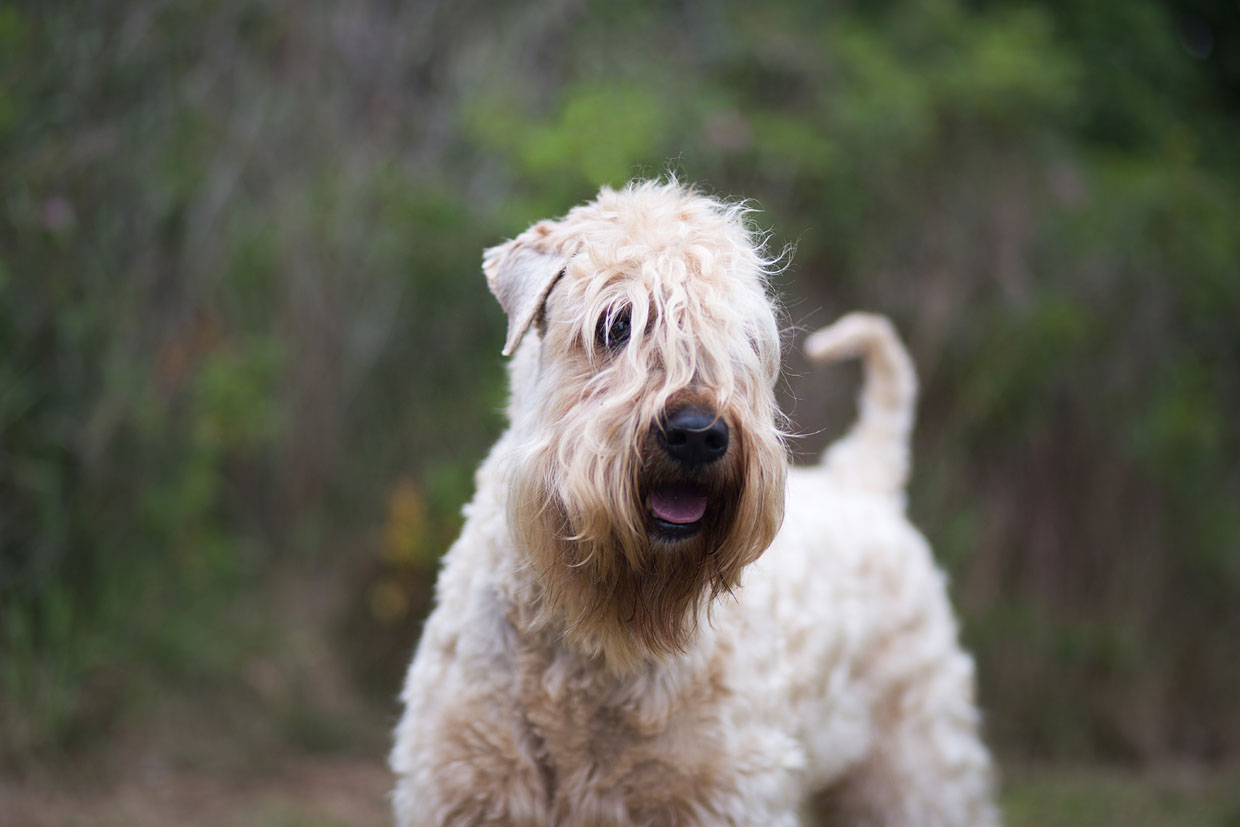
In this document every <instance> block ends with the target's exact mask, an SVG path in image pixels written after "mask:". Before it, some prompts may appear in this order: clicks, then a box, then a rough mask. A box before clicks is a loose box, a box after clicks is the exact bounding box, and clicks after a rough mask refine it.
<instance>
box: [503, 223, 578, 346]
mask: <svg viewBox="0 0 1240 827" xmlns="http://www.w3.org/2000/svg"><path fill="white" fill-rule="evenodd" d="M553 227H554V225H553V224H552V223H551V222H549V221H540V222H539V223H537V224H535V225H534V226H533V227H530V228H529V229H528V230H526V231H525V232H523V233H522V234H521V235H519V236H517V237H516V238H514V239H513V240H512V241H509V242H506V243H504V244H500V245H499V246H497V247H492V248H491V249H489V250H487V251H486V252H484V253H483V255H482V272H483V273H485V274H486V277H487V286H488V287H490V288H491V292H492V293H494V294H495V298H497V299H498V300H499V306H500V307H502V308H503V309H504V313H505V314H507V316H508V339H507V341H506V342H505V343H504V355H505V356H511V355H512V353H513V351H515V350H516V349H517V345H519V344H521V337H522V336H524V335H525V331H526V330H528V329H529V326H530V324H531V323H532V322H533V321H534V318H535V317H536V316H537V315H538V313H539V311H541V310H542V307H543V302H545V301H546V300H547V294H548V293H550V292H551V288H552V287H553V286H554V285H555V282H556V279H558V278H559V277H560V276H561V275H563V273H564V268H565V266H566V265H567V264H568V260H569V258H571V257H572V254H571V253H565V252H563V251H562V250H561V249H560V248H559V246H557V245H555V244H553V243H551V238H550V236H551V235H552V232H551V231H552V228H553Z"/></svg>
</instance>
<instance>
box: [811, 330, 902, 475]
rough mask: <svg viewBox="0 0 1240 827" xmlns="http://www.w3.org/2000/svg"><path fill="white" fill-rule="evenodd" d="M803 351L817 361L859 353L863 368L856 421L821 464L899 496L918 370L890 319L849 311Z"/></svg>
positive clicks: (812, 336)
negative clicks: (863, 374) (863, 376)
mask: <svg viewBox="0 0 1240 827" xmlns="http://www.w3.org/2000/svg"><path fill="white" fill-rule="evenodd" d="M805 353H806V355H808V356H809V358H810V359H811V361H814V362H818V363H823V362H831V361H837V360H840V359H847V358H852V357H856V356H860V357H861V359H862V362H863V368H864V371H865V379H864V384H863V385H862V388H861V397H860V400H859V402H858V407H859V409H860V410H859V416H858V419H857V422H856V424H854V425H853V427H852V430H850V431H849V432H848V434H846V435H845V436H844V437H843V438H841V439H840V440H838V441H837V442H835V443H834V444H832V445H831V446H830V447H829V448H828V449H827V452H826V454H824V455H823V460H822V463H823V465H824V466H825V467H826V469H827V470H828V471H830V472H832V473H834V474H839V475H840V476H843V477H845V478H847V479H848V480H849V481H850V482H851V483H853V484H859V485H863V486H865V487H867V488H870V489H872V490H876V491H881V492H885V493H890V494H895V495H900V494H901V492H902V491H903V488H904V483H905V482H906V481H907V479H908V467H909V438H910V435H911V434H912V430H913V414H914V408H915V407H916V402H917V373H916V371H915V370H914V369H913V361H912V359H910V358H909V355H908V351H906V350H905V349H904V345H903V344H902V343H901V342H900V337H899V336H897V335H896V331H895V328H894V327H892V325H891V322H890V321H888V320H887V318H886V317H884V316H877V315H874V314H871V313H850V314H848V315H847V316H844V317H843V318H841V319H840V320H838V321H837V322H836V323H835V324H833V325H831V326H829V327H824V328H822V329H821V330H819V331H817V332H816V333H813V334H812V335H811V336H810V337H809V338H808V339H806V340H805Z"/></svg>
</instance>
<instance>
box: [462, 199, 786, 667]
mask: <svg viewBox="0 0 1240 827" xmlns="http://www.w3.org/2000/svg"><path fill="white" fill-rule="evenodd" d="M745 214H746V209H745V208H744V207H743V206H739V205H729V204H724V203H722V202H720V201H717V200H715V199H712V198H708V197H705V196H703V195H700V194H697V193H695V192H693V191H691V190H686V189H684V188H682V187H681V186H679V185H678V184H676V183H675V182H672V183H670V184H658V183H651V182H646V183H637V184H631V185H629V186H628V187H627V188H625V189H624V190H621V191H614V190H611V189H607V188H604V189H603V190H602V192H601V193H600V194H599V196H598V198H597V199H596V200H595V201H593V202H591V203H589V204H585V205H583V206H580V207H577V208H575V209H573V210H572V211H571V212H570V213H568V215H566V216H565V217H564V218H563V219H561V220H559V221H543V222H539V223H538V224H535V225H534V226H533V227H531V228H530V229H529V230H527V231H526V232H524V233H522V234H521V235H520V236H518V237H517V238H515V239H513V240H512V241H509V242H508V243H506V244H503V245H500V246H498V247H495V248H492V249H491V250H488V251H487V253H486V256H485V259H484V263H483V269H484V271H485V273H486V276H487V281H488V283H489V284H490V287H491V290H492V292H494V294H495V296H496V297H497V298H498V299H499V302H500V304H501V305H502V306H503V308H504V311H505V312H506V313H507V315H508V337H507V343H506V345H505V348H504V352H505V354H514V353H515V358H514V360H513V365H512V400H511V404H510V411H509V412H510V416H511V419H512V430H511V433H510V435H509V439H510V440H511V446H512V447H511V451H510V453H509V455H508V457H507V462H508V464H507V466H506V467H507V473H508V478H507V481H508V484H509V486H510V489H509V504H508V510H509V521H510V524H511V529H512V533H513V538H514V540H515V542H516V543H517V544H518V546H519V547H521V548H522V549H523V550H525V551H526V552H527V553H528V554H529V557H530V561H531V564H532V569H533V571H534V573H535V575H536V578H537V582H538V589H539V594H538V599H539V600H540V601H541V609H542V615H543V617H544V619H546V620H552V621H555V622H558V623H561V624H562V625H563V627H564V629H565V634H566V635H567V637H568V639H569V641H570V642H572V643H574V644H575V645H577V646H579V647H581V648H583V649H585V650H586V651H588V652H591V653H593V654H597V655H600V656H602V657H604V658H605V659H606V660H607V662H608V663H609V664H610V665H612V666H613V667H614V668H617V669H626V668H630V667H632V666H633V665H635V664H636V663H638V662H640V661H641V660H642V659H643V658H645V657H650V656H658V655H662V654H666V653H668V652H671V651H675V650H677V649H678V648H681V647H683V645H684V642H685V640H686V637H687V636H688V635H690V634H692V632H693V630H694V627H695V624H696V623H697V621H698V619H699V613H700V609H701V607H703V606H704V605H708V604H709V601H710V600H711V599H712V598H714V597H715V596H717V595H718V594H719V593H720V592H723V591H726V590H728V589H730V588H732V587H733V586H735V585H736V584H737V582H738V580H739V576H740V572H741V569H742V568H743V567H744V566H745V565H746V564H748V563H750V562H752V561H753V560H755V559H757V557H758V556H759V555H760V554H761V553H762V552H763V551H764V550H765V549H766V547H767V546H768V545H769V544H770V543H771V541H772V539H774V536H775V532H776V531H777V530H778V528H779V525H780V522H781V521H782V519H783V504H784V477H785V473H786V468H787V458H786V453H785V450H784V446H783V442H782V438H781V433H780V428H779V425H780V415H779V412H778V410H777V407H776V404H775V398H774V384H775V381H776V379H777V376H778V372H779V328H778V324H777V321H776V315H775V311H774V309H773V307H772V303H771V301H770V299H769V298H768V296H767V293H766V275H767V272H768V271H769V269H770V268H771V267H772V266H773V261H772V260H771V259H770V258H767V257H765V256H764V254H763V252H762V244H761V239H760V238H759V237H758V236H757V235H756V234H755V233H754V232H753V231H752V230H751V229H750V228H749V227H747V226H746V224H745V220H744V219H745Z"/></svg>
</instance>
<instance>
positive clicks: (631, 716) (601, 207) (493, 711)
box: [391, 181, 997, 827]
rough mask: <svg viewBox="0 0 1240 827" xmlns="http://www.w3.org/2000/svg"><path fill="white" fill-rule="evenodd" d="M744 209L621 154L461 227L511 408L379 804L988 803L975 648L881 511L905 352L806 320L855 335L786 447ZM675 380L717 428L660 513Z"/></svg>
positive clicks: (902, 525)
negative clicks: (486, 237)
mask: <svg viewBox="0 0 1240 827" xmlns="http://www.w3.org/2000/svg"><path fill="white" fill-rule="evenodd" d="M746 212H747V211H746V209H745V208H744V207H742V206H738V205H729V204H725V203H722V202H720V201H717V200H715V199H712V198H708V197H705V196H703V195H700V194H698V193H696V192H694V191H693V190H691V189H686V188H684V187H682V186H680V185H678V184H677V183H676V182H675V181H672V182H670V183H656V182H644V183H635V184H631V185H629V186H628V187H627V188H625V189H624V190H622V191H613V190H610V189H606V188H604V189H603V190H602V192H601V193H600V194H599V196H598V198H597V199H596V200H595V201H593V202H591V203H589V204H586V205H583V206H580V207H577V208H575V209H574V210H572V211H571V212H569V213H568V215H566V216H565V217H564V218H563V219H560V220H559V221H547V222H540V223H538V224H535V225H534V226H533V227H531V228H530V229H529V230H528V231H526V232H525V233H523V234H522V235H520V236H518V237H517V238H515V239H513V240H512V241H510V242H508V243H506V244H504V245H501V246H499V247H496V248H494V249H492V250H489V251H488V252H487V254H486V257H485V260H484V271H485V273H486V275H487V280H488V283H489V285H490V287H491V289H492V291H493V292H494V293H495V295H496V297H497V298H498V299H499V302H500V304H501V306H502V307H503V308H504V310H505V312H506V313H507V315H508V319H509V332H508V337H507V342H506V345H505V353H511V354H514V358H513V361H512V364H511V385H512V397H511V403H510V406H509V419H510V427H509V429H508V431H507V432H506V433H505V434H504V435H503V436H502V437H501V439H500V441H499V442H498V444H497V445H496V446H495V448H494V449H493V450H492V452H491V454H490V456H489V457H488V458H487V459H486V461H485V462H484V463H483V465H482V467H481V468H480V469H479V471H478V474H477V478H476V483H477V493H476V495H475V497H474V499H473V501H472V502H471V503H470V504H469V505H468V506H466V508H465V517H466V521H465V526H464V528H463V530H462V533H461V536H460V539H458V540H457V542H456V543H455V544H454V545H453V547H452V549H451V550H450V551H449V552H448V554H447V556H446V557H445V560H444V566H443V570H442V572H441V575H440V579H439V583H438V586H437V606H436V608H435V610H434V612H433V613H432V614H431V616H430V618H429V619H428V620H427V622H426V627H425V630H424V632H423V636H422V641H421V643H420V645H419V647H418V651H417V654H416V656H415V658H414V661H413V664H412V665H411V667H410V670H409V675H408V679H407V682H406V685H405V689H404V692H403V695H402V698H403V701H404V703H405V713H404V717H403V718H402V720H401V722H400V725H399V727H398V728H397V731H396V745H395V748H394V750H393V752H392V756H391V762H392V767H393V769H394V770H395V771H396V773H397V775H398V782H397V787H396V792H395V807H396V813H397V821H398V823H399V824H401V825H651V827H654V826H655V825H788V826H789V827H790V826H791V825H798V824H802V823H805V813H806V808H807V806H808V803H809V802H810V800H811V799H813V798H814V797H815V796H821V795H822V794H824V793H826V794H829V795H830V798H831V801H832V805H833V808H834V814H835V816H836V818H837V819H838V820H839V822H840V823H843V824H853V825H912V826H913V827H916V826H917V825H926V826H927V827H931V825H991V824H996V823H997V815H996V812H995V810H994V808H993V806H992V803H991V801H992V799H991V793H990V763H989V758H988V756H987V753H986V750H985V748H984V747H983V746H982V744H981V741H980V740H979V738H978V735H977V717H978V716H977V712H976V709H975V707H974V703H973V666H972V662H971V660H970V659H969V657H968V656H967V655H966V654H964V653H963V652H962V651H961V650H960V648H959V646H958V644H957V642H956V627H955V623H954V621H953V619H952V614H951V610H950V606H949V604H948V601H947V598H946V593H945V587H944V580H943V577H942V575H941V574H940V572H939V571H938V569H937V568H936V566H935V564H934V561H933V559H932V556H931V553H930V550H929V548H928V547H927V545H926V543H925V541H924V540H923V539H922V537H921V536H920V535H919V534H918V533H917V531H916V530H915V529H914V528H912V526H910V525H909V523H908V522H907V520H906V519H905V517H904V514H903V493H902V486H903V482H904V478H905V476H906V473H907V462H908V459H907V456H908V448H907V443H908V434H909V431H910V429H911V425H912V410H913V401H914V396H915V393H916V382H915V378H914V373H913V369H912V365H911V363H910V361H909V359H908V357H907V355H906V354H905V352H904V350H903V348H902V347H901V345H900V343H899V341H898V339H897V338H896V336H895V334H894V332H893V331H892V330H891V328H890V325H888V324H887V323H886V321H885V320H883V319H881V318H878V317H873V316H866V315H861V314H854V315H852V316H849V317H846V318H845V319H843V320H841V321H840V322H839V323H837V324H836V325H835V326H833V327H831V328H828V329H826V330H824V331H820V332H819V333H817V334H815V335H814V336H813V337H811V338H810V340H809V342H808V343H807V348H808V350H809V352H810V354H811V356H812V357H814V358H818V359H831V358H837V357H840V356H845V355H861V356H863V357H864V358H865V362H866V369H867V378H866V385H865V389H864V390H863V393H862V405H861V417H860V419H859V422H858V424H857V426H856V427H855V428H854V429H853V431H852V432H851V433H850V434H849V435H848V436H847V437H845V438H844V439H843V440H841V441H840V442H839V443H838V444H836V445H835V446H833V447H832V448H831V449H830V450H829V451H828V454H827V457H826V458H825V459H824V462H823V463H822V464H820V465H818V466H815V467H811V468H798V469H791V470H789V469H788V468H787V460H786V453H785V451H784V447H783V442H782V438H781V431H780V424H781V420H780V415H779V412H778V410H777V407H776V404H775V399H774V393H773V386H774V383H775V381H776V379H777V376H778V371H779V333H778V325H777V321H776V314H775V311H774V309H773V307H772V303H771V301H770V300H769V298H768V297H767V293H766V275H767V273H768V272H769V270H770V269H771V268H772V266H773V264H774V262H773V261H772V260H771V259H770V258H768V257H766V256H764V254H763V253H762V243H761V242H762V239H761V238H760V237H759V236H757V235H756V234H755V233H754V232H753V231H752V230H751V229H749V228H748V226H747V224H746V221H745V216H746ZM622 315H623V316H624V317H625V318H627V319H628V321H629V327H628V330H630V331H631V333H629V338H628V340H627V341H626V342H624V343H623V344H622V345H621V346H618V347H616V346H613V345H612V344H611V340H610V339H608V338H606V337H605V336H603V335H602V334H603V332H604V331H608V330H610V329H612V325H613V322H614V321H615V320H616V319H617V318H619V317H621V316H622ZM684 405H694V406H698V407H701V408H703V409H706V410H709V411H712V412H713V414H714V416H715V417H716V418H717V419H718V420H721V421H722V422H724V423H725V424H726V425H727V428H728V432H729V433H730V434H731V435H732V436H731V439H730V440H729V442H728V446H727V449H726V453H725V454H724V455H723V456H722V457H721V458H720V459H719V461H718V462H715V463H714V464H713V465H711V466H710V471H709V473H706V472H703V473H702V475H701V476H700V480H701V484H702V486H704V490H706V492H707V494H708V495H709V506H708V511H707V512H706V516H705V517H703V518H702V527H701V531H700V533H699V534H697V535H695V536H693V537H691V538H689V539H680V540H675V539H668V538H666V537H664V536H662V535H660V534H658V532H656V531H653V530H652V529H651V527H650V520H651V509H652V508H653V506H651V505H650V499H649V498H650V497H651V496H652V495H651V492H650V489H651V487H652V486H658V485H660V484H662V483H661V482H660V481H661V480H663V479H664V478H665V477H667V476H668V475H672V476H675V475H676V474H677V473H679V472H678V471H677V470H676V469H677V467H678V466H676V464H675V463H670V462H669V461H668V460H667V459H666V457H665V456H664V455H663V451H662V450H661V449H660V448H659V443H658V439H659V430H660V428H662V427H663V426H662V425H661V424H660V423H662V422H663V419H662V417H664V416H665V415H666V413H667V412H668V411H669V410H671V409H673V408H676V407H677V406H684ZM695 479H697V478H695ZM785 513H786V515H787V516H786V518H785ZM781 523H782V528H781Z"/></svg>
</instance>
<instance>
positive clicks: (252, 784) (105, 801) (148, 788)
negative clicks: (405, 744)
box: [0, 757, 392, 827]
mask: <svg viewBox="0 0 1240 827" xmlns="http://www.w3.org/2000/svg"><path fill="white" fill-rule="evenodd" d="M109 774H114V773H109ZM115 775H116V777H115V778H114V779H113V780H111V781H106V782H105V781H101V780H93V781H75V782H73V783H65V782H63V781H62V782H60V783H57V781H56V780H54V779H52V778H48V777H45V776H40V777H37V778H25V779H22V780H20V781H16V780H13V779H0V827H169V825H177V826H178V827H344V825H349V827H379V825H390V824H391V815H390V812H391V810H390V807H389V804H388V800H387V794H388V791H389V790H390V789H391V784H392V778H391V775H390V773H389V772H388V770H387V768H386V767H385V766H384V764H383V762H382V759H381V758H376V759H375V760H373V761H372V760H368V759H367V760H363V759H356V758H339V757H331V758H314V757H298V758H290V759H283V760H281V761H280V762H279V763H278V764H274V765H270V766H268V767H265V768H263V769H262V770H261V771H253V772H248V773H242V772H239V771H230V772H227V773H223V774H221V773H219V772H205V771H204V772H194V771H190V770H184V769H179V770H160V769H150V768H149V769H146V770H143V768H141V767H137V768H133V771H132V772H122V773H115Z"/></svg>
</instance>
